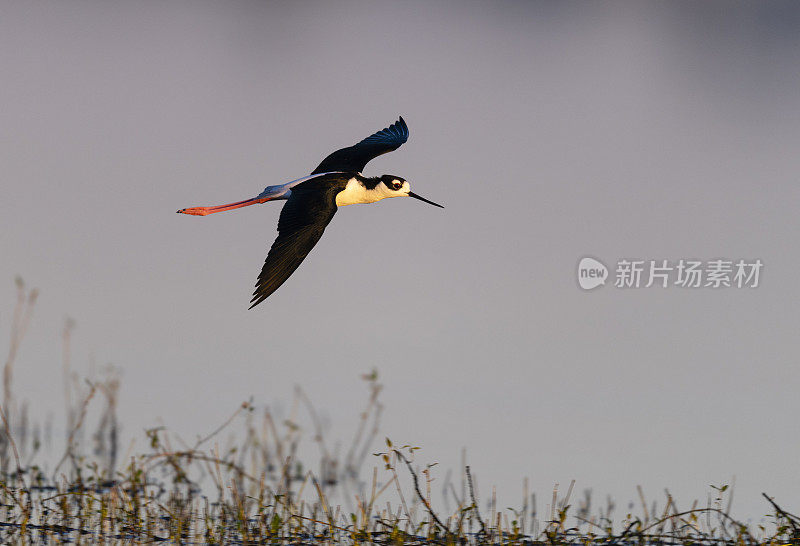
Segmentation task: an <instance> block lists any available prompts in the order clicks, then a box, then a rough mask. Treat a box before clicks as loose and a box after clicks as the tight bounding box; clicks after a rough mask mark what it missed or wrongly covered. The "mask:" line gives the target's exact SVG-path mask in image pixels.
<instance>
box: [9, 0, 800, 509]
mask: <svg viewBox="0 0 800 546" xmlns="http://www.w3.org/2000/svg"><path fill="white" fill-rule="evenodd" d="M799 23H800V7H798V6H797V4H794V3H789V2H787V3H774V2H773V3H770V2H751V3H743V4H742V3H731V2H724V3H711V2H703V3H697V2H692V3H689V2H686V3H684V2H659V3H643V2H619V3H563V2H546V3H533V2H480V3H478V2H472V3H470V2H402V3H401V2H394V3H382V2H339V3H336V4H334V3H330V2H324V3H322V2H320V3H312V2H287V3H271V2H258V3H257V2H213V3H201V2H183V3H181V2H170V3H161V2H100V1H97V2H58V3H52V2H51V3H32V2H21V1H20V2H3V3H2V4H0V78H2V84H1V85H0V165H2V174H1V175H0V176H1V177H2V196H1V197H0V217H2V230H1V231H0V233H1V234H0V302H4V303H2V305H0V328H1V329H2V331H3V332H8V329H9V326H10V321H11V309H12V306H13V300H14V285H13V278H14V276H15V275H17V274H19V275H22V276H23V277H24V278H25V279H26V281H27V283H28V284H29V285H32V286H37V287H39V288H40V289H41V297H40V300H39V304H38V307H37V309H36V317H35V318H34V321H33V323H32V327H31V330H30V332H29V337H28V339H27V340H26V343H25V344H24V346H23V347H22V350H21V354H20V356H19V363H18V365H17V370H16V374H15V379H14V380H15V390H16V392H17V396H18V397H19V398H27V399H28V400H29V401H31V402H32V403H33V408H32V411H33V413H34V417H36V418H37V419H44V416H45V415H46V414H47V412H51V413H54V414H55V421H56V425H57V426H63V416H62V415H61V411H62V410H61V408H62V407H63V395H62V383H61V360H60V358H61V357H60V351H61V345H60V332H61V329H62V325H63V321H64V318H65V317H66V316H72V317H74V318H75V319H76V320H77V323H78V327H77V330H76V331H75V336H74V364H73V365H74V367H75V368H76V369H77V370H79V371H82V370H88V362H89V361H90V360H92V359H94V361H96V362H97V364H98V365H101V364H105V363H108V362H111V363H113V364H114V365H116V366H117V367H119V368H120V369H121V370H123V381H122V383H123V385H122V393H121V400H120V414H121V422H122V424H123V426H124V433H125V435H126V438H128V439H129V438H131V437H139V438H140V440H139V441H138V444H137V445H138V446H139V447H138V448H139V449H144V448H145V442H143V441H141V430H142V428H144V427H145V426H152V425H154V424H156V423H158V422H159V419H160V421H162V422H163V423H164V424H166V425H168V426H169V427H171V428H172V429H174V430H176V431H178V432H180V433H181V434H182V435H184V436H185V437H189V438H191V437H193V435H195V434H201V433H207V432H209V426H210V425H214V426H216V424H217V423H220V422H222V420H224V418H225V417H226V416H227V415H229V414H230V413H231V412H232V411H233V409H234V408H235V407H236V406H237V405H238V404H239V403H240V402H241V401H242V400H244V399H246V398H247V397H249V396H251V395H252V396H253V397H254V401H255V403H256V404H258V405H261V406H263V405H264V404H268V405H270V406H274V405H276V404H277V405H280V404H284V405H285V404H288V403H289V402H290V400H291V393H292V388H293V385H295V384H302V385H303V386H304V388H305V389H306V391H307V392H308V394H309V395H310V396H311V397H313V398H314V399H315V401H316V402H317V404H318V406H319V407H320V409H322V410H324V411H325V413H326V416H327V417H326V418H327V419H328V420H329V421H330V423H331V434H332V437H340V438H343V439H347V438H349V437H350V434H351V432H352V428H353V426H354V425H355V421H356V415H357V412H358V411H360V409H361V408H362V406H363V404H364V400H365V396H366V389H364V387H363V385H362V384H361V381H360V380H359V374H361V373H363V372H366V371H369V370H370V369H371V368H373V367H375V368H377V369H378V371H379V373H380V375H381V378H382V381H383V382H384V384H385V385H386V387H385V391H384V394H383V401H384V403H385V405H386V408H385V412H384V426H383V433H384V434H385V435H388V436H390V437H391V438H392V439H393V440H395V442H398V443H405V442H409V443H414V444H416V445H419V446H422V447H423V451H422V455H421V456H422V457H423V458H424V459H425V460H426V461H439V462H440V463H441V466H440V467H438V468H439V478H440V479H442V478H443V476H444V472H445V469H446V468H455V467H456V465H457V464H458V461H459V457H460V451H461V448H462V447H466V448H467V450H468V457H469V461H470V462H471V464H472V466H473V469H474V471H475V472H476V474H477V475H478V476H479V482H480V485H481V493H482V494H483V495H484V496H486V495H487V494H488V491H489V486H490V485H491V484H496V485H497V486H498V491H499V493H500V494H501V499H502V500H501V501H500V502H501V505H502V506H508V505H512V503H513V505H517V504H518V503H519V497H520V495H521V481H522V477H523V476H529V477H530V478H531V485H532V488H533V489H534V490H536V491H537V492H538V493H539V494H540V497H539V498H540V499H544V498H546V497H547V496H548V495H549V493H548V492H549V490H551V489H552V486H553V483H554V482H560V483H561V484H567V483H568V482H569V480H570V479H572V478H575V479H577V487H578V489H579V490H580V489H582V488H587V487H592V488H593V489H594V490H595V491H596V492H597V493H598V494H600V495H601V496H603V497H604V496H605V494H606V493H608V494H611V495H612V496H614V497H616V498H617V500H618V501H620V503H621V504H622V505H625V504H626V501H627V500H628V499H632V498H635V495H636V493H635V486H636V484H641V485H642V486H643V487H644V490H645V493H646V494H647V495H648V498H658V499H659V501H660V504H662V505H663V498H664V495H663V488H664V487H669V488H670V490H671V491H672V493H673V494H674V495H675V497H676V501H677V503H678V506H679V507H682V508H687V507H688V504H689V503H690V502H691V501H692V500H693V499H695V498H700V499H701V501H703V502H704V501H705V499H706V491H707V486H708V484H710V483H715V484H720V483H723V482H724V483H729V482H730V479H731V476H733V475H736V479H737V485H736V499H735V500H734V506H733V508H734V511H735V512H736V513H737V514H738V515H739V516H742V517H752V518H759V517H760V515H761V514H763V513H765V511H766V509H767V506H766V505H765V503H764V502H763V499H760V496H759V493H760V492H761V491H767V492H769V493H770V494H772V495H775V496H776V497H777V500H778V501H779V502H780V503H781V504H782V505H784V506H786V507H787V508H788V509H791V507H793V506H794V507H795V508H796V507H797V506H798V503H799V502H800V494H798V491H800V473H798V470H797V461H798V459H799V458H800V441H798V438H800V430H798V429H800V426H798V410H800V402H798V386H800V367H798V360H797V356H796V355H797V335H798V331H800V316H799V314H798V306H797V305H798V301H800V288H799V287H798V270H800V253H799V252H798V248H797V233H798V229H800V215H798V213H797V208H798V202H799V201H800V189H798V174H797V173H798V168H800V159H798V152H797V148H798V137H800V91H798V90H800V71H799V70H798V66H800V32H798V26H799V25H798V24H799ZM398 114H402V115H403V116H404V118H405V119H406V121H407V122H408V125H409V127H410V132H411V137H410V139H409V141H408V143H407V144H406V145H404V146H403V147H402V148H401V149H400V150H399V151H397V152H396V153H393V154H390V155H387V156H383V157H381V158H379V159H378V160H376V161H374V162H373V163H371V164H370V165H369V166H368V167H367V170H366V174H381V173H384V172H387V173H393V174H398V175H400V176H403V177H405V178H407V179H408V180H409V181H411V182H412V185H413V189H414V191H416V192H418V193H420V194H421V195H423V196H425V197H428V198H430V199H432V200H434V201H437V202H441V203H443V204H444V205H445V206H446V207H447V208H446V209H445V210H440V209H436V208H433V207H429V206H427V205H424V204H422V203H419V202H416V201H413V200H410V199H392V200H388V201H384V202H382V203H380V204H378V205H374V206H369V207H364V206H353V207H347V208H345V209H343V210H341V211H340V212H339V214H338V215H337V216H336V218H335V219H334V221H333V222H332V224H331V225H330V227H329V228H328V230H327V232H326V234H325V237H324V238H323V240H322V241H321V242H320V244H319V245H318V246H317V247H316V248H315V249H314V251H313V252H312V254H311V255H310V257H309V258H308V259H307V260H306V262H305V263H304V264H303V265H302V267H301V268H300V269H299V270H298V271H297V272H296V273H295V274H294V276H293V277H292V278H291V279H290V280H289V281H288V282H287V283H286V284H285V285H284V286H283V287H282V288H281V289H280V290H279V291H278V292H277V293H276V294H275V295H273V296H271V297H270V299H269V300H267V301H266V302H265V303H264V304H262V305H261V306H259V307H258V308H256V309H254V310H252V311H248V310H247V307H248V301H249V298H250V293H251V290H252V285H253V283H254V281H255V278H256V276H257V274H258V272H259V270H260V268H261V265H262V263H263V259H264V256H265V255H266V251H267V249H268V248H269V245H270V244H271V243H272V240H273V239H274V236H275V226H276V222H277V218H278V214H279V211H280V205H274V204H273V205H264V206H261V207H250V208H247V209H242V210H239V211H236V212H230V213H225V214H219V215H214V216H210V217H207V218H197V217H187V216H183V215H177V214H175V210H177V209H178V208H182V207H186V206H194V205H210V204H219V203H225V202H230V201H235V200H240V199H244V198H248V197H252V196H254V195H256V194H258V193H259V192H260V191H261V190H262V189H263V188H264V187H265V186H267V185H271V184H278V183H281V182H284V181H287V180H291V179H294V178H297V177H300V176H304V175H306V174H307V173H308V172H310V171H311V170H312V169H313V168H314V167H316V165H317V164H318V163H319V161H320V160H321V159H322V158H323V157H324V156H325V155H327V154H328V153H329V152H331V151H333V150H334V149H337V148H339V147H343V146H347V145H350V144H352V143H354V142H356V141H357V140H360V139H361V138H363V137H365V136H367V135H369V134H370V133H372V132H373V131H375V130H378V129H381V128H383V127H385V126H386V125H387V124H389V123H391V122H393V121H394V120H395V119H396V118H397V116H398ZM586 254H589V255H593V256H596V257H598V258H600V259H602V260H604V261H606V263H608V264H609V265H613V264H614V263H615V262H616V261H617V260H618V259H620V258H623V257H625V258H639V259H672V260H677V259H679V258H692V257H694V258H700V259H704V260H705V259H712V258H719V257H723V258H729V259H738V258H748V259H755V258H760V259H761V260H762V261H763V262H764V264H765V266H764V270H763V272H762V279H761V286H760V287H759V288H757V289H755V290H745V289H741V290H737V289H733V288H731V289H725V290H718V291H713V290H711V289H701V290H695V291H689V290H681V289H678V288H670V289H666V290H664V289H661V288H651V289H639V290H628V291H623V290H619V289H616V288H613V287H611V286H606V287H603V288H599V289H597V290H595V291H593V292H590V293H586V292H583V291H581V290H580V289H579V288H578V287H577V284H576V281H575V266H576V264H577V261H578V259H579V258H580V257H581V256H583V255H586ZM6 335H7V334H3V337H6ZM123 446H127V441H125V442H123ZM564 486H565V485H562V488H563V487H564ZM541 502H542V503H544V502H545V501H544V500H542V501H541ZM541 508H543V506H542V507H540V509H541Z"/></svg>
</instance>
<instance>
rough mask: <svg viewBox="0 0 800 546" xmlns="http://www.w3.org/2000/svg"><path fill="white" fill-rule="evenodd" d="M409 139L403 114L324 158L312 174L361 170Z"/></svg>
mask: <svg viewBox="0 0 800 546" xmlns="http://www.w3.org/2000/svg"><path fill="white" fill-rule="evenodd" d="M406 140H408V125H406V122H405V121H404V120H403V118H402V116H401V117H400V119H398V120H397V121H396V122H394V123H393V124H392V125H390V126H389V127H387V128H386V129H383V130H381V131H378V132H377V133H375V134H374V135H371V136H368V137H367V138H365V139H364V140H362V141H361V142H359V143H358V144H354V145H353V146H350V147H349V148H342V149H341V150H336V151H335V152H333V153H332V154H331V155H329V156H328V157H326V158H325V159H323V160H322V163H320V164H319V167H317V168H316V169H314V171H313V172H312V173H311V174H318V173H327V172H332V171H342V172H359V173H360V172H361V171H363V170H364V166H365V165H366V164H367V163H368V162H369V161H370V160H372V159H375V158H376V157H378V156H379V155H381V154H385V153H389V152H393V151H394V150H396V149H398V148H399V147H400V146H401V145H402V144H403V143H404V142H405V141H406Z"/></svg>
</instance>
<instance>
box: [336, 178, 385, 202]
mask: <svg viewBox="0 0 800 546" xmlns="http://www.w3.org/2000/svg"><path fill="white" fill-rule="evenodd" d="M383 197H384V195H382V194H381V193H380V192H379V191H376V190H368V189H367V188H365V187H364V186H363V185H362V184H361V183H360V182H359V181H358V180H356V179H355V178H351V179H350V180H348V181H347V186H345V188H344V189H343V190H342V191H340V192H339V193H337V194H336V206H337V207H344V206H345V205H356V204H359V203H374V202H375V201H380V200H381V199H383Z"/></svg>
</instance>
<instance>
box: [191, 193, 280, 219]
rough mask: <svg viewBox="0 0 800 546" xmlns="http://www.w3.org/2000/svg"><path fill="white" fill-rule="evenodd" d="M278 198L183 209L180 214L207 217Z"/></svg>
mask: <svg viewBox="0 0 800 546" xmlns="http://www.w3.org/2000/svg"><path fill="white" fill-rule="evenodd" d="M276 198H277V197H261V196H259V197H253V198H252V199H245V200H244V201H237V202H235V203H228V204H227V205H217V206H215V207H190V208H188V209H181V210H179V211H177V212H178V214H191V215H193V216H206V215H209V214H214V213H215V212H225V211H226V210H233V209H238V208H240V207H249V206H250V205H259V204H261V203H266V202H267V201H272V200H274V199H276Z"/></svg>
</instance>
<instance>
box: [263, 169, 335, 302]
mask: <svg viewBox="0 0 800 546" xmlns="http://www.w3.org/2000/svg"><path fill="white" fill-rule="evenodd" d="M326 182H328V183H326ZM346 183H347V182H346V181H344V184H346ZM340 186H341V187H340ZM342 189H343V186H342V184H341V183H337V182H336V181H335V180H334V181H324V180H309V181H308V182H304V183H302V184H298V185H297V186H295V187H294V188H292V195H291V196H290V197H289V200H288V201H286V204H285V205H284V206H283V209H281V216H280V219H279V220H278V238H277V239H275V242H274V243H272V248H270V249H269V254H267V259H266V260H265V261H264V267H262V268H261V273H260V274H259V275H258V280H257V281H256V289H255V291H254V292H253V299H252V300H250V303H252V305H251V306H250V309H252V308H253V307H255V306H256V305H258V304H259V303H261V302H262V301H264V300H265V299H267V297H268V296H269V295H270V294H272V293H273V292H275V291H276V290H277V289H278V288H279V287H280V286H281V285H282V284H283V283H284V281H286V279H288V278H289V277H290V276H291V274H292V273H294V271H295V270H296V269H297V268H298V266H299V265H300V264H301V263H302V261H303V260H304V259H305V257H306V256H308V253H309V252H311V249H312V248H314V245H315V244H317V241H319V239H320V237H322V234H323V232H324V231H325V227H326V226H327V225H328V224H329V223H330V221H331V219H332V218H333V215H334V214H336V208H337V207H336V194H337V193H338V192H339V191H341V190H342Z"/></svg>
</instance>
